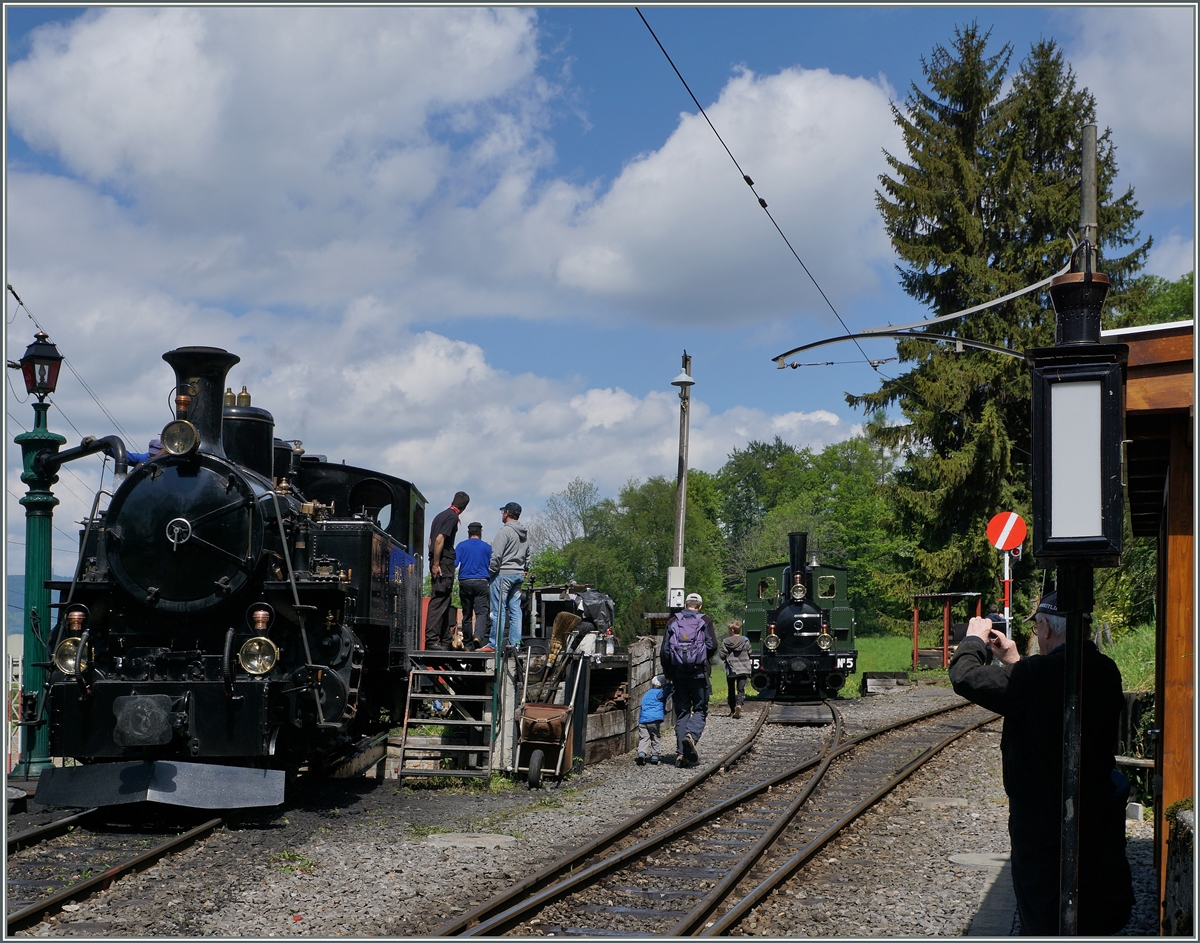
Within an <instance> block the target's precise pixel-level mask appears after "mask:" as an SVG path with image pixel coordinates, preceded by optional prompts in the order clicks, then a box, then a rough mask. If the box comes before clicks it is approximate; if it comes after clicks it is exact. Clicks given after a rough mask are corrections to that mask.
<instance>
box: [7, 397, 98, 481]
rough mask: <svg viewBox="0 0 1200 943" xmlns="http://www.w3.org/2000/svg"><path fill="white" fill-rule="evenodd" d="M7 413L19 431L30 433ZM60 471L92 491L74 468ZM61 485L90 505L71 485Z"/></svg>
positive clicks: (65, 467)
mask: <svg viewBox="0 0 1200 943" xmlns="http://www.w3.org/2000/svg"><path fill="white" fill-rule="evenodd" d="M5 412H7V413H8V418H9V420H10V421H11V422H12V423H13V424H14V425H15V426H16V427H17V428H18V429H20V430H21V431H22V432H28V431H29V430H28V429H26V428H25V426H23V425H22V424H21V421H20V420H19V419H17V417H16V416H14V415H13V414H12V413H11V412H9V411H8V410H5ZM11 438H12V439H13V440H14V441H15V440H16V438H17V437H16V436H11ZM59 471H65V472H66V473H67V474H69V475H70V476H71V477H72V478H74V479H75V480H76V481H78V482H79V483H80V484H81V485H83V487H85V488H88V489H90V488H91V485H89V484H88V483H87V482H86V481H84V480H83V479H82V478H81V477H80V476H79V473H78V472H77V471H75V469H73V468H68V467H67V466H66V465H64V466H62V468H60V469H59ZM60 481H61V479H60ZM61 483H62V485H63V487H65V488H66V489H67V490H68V491H70V492H71V494H73V495H74V496H75V497H76V499H77V500H79V501H83V502H84V504H87V503H88V499H87V498H81V497H80V496H79V492H78V491H76V490H75V489H74V488H72V487H71V486H70V485H68V484H67V483H66V482H65V481H62V482H61Z"/></svg>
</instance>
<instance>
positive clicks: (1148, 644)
mask: <svg viewBox="0 0 1200 943" xmlns="http://www.w3.org/2000/svg"><path fill="white" fill-rule="evenodd" d="M1104 654H1106V655H1107V656H1108V657H1109V658H1111V659H1112V660H1113V661H1115V662H1116V663H1117V667H1118V668H1120V669H1121V683H1122V686H1123V687H1124V688H1125V690H1126V691H1153V690H1154V626H1153V625H1140V626H1138V627H1137V628H1135V629H1130V630H1129V631H1128V632H1126V633H1125V634H1124V635H1122V636H1121V637H1120V638H1118V639H1117V640H1116V641H1115V642H1113V645H1112V647H1111V648H1106V649H1105V651H1104Z"/></svg>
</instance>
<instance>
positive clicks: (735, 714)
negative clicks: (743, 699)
mask: <svg viewBox="0 0 1200 943" xmlns="http://www.w3.org/2000/svg"><path fill="white" fill-rule="evenodd" d="M730 716H731V717H733V718H734V719H735V720H736V719H737V718H738V717H741V716H742V706H741V705H740V704H739V705H738V706H737V707H735V708H734V709H733V713H732V714H730Z"/></svg>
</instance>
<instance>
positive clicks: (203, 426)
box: [36, 347, 425, 808]
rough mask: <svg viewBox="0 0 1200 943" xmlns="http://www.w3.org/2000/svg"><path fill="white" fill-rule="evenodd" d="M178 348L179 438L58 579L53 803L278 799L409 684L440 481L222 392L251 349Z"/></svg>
mask: <svg viewBox="0 0 1200 943" xmlns="http://www.w3.org/2000/svg"><path fill="white" fill-rule="evenodd" d="M163 359H164V360H165V361H167V363H169V364H170V365H171V366H172V367H173V368H174V370H175V384H176V385H175V394H176V395H175V414H176V418H175V419H174V420H172V421H171V422H169V423H168V424H167V425H166V427H165V428H164V429H163V431H162V436H161V442H162V446H163V451H161V452H159V453H158V454H156V455H152V456H150V458H149V460H148V461H146V462H144V463H143V464H141V465H139V466H137V467H136V468H134V469H133V470H131V471H130V472H129V473H128V475H127V477H125V479H124V481H121V482H120V483H119V484H118V485H117V487H116V488H115V490H114V492H113V493H112V498H111V501H110V503H109V506H108V509H107V512H106V513H100V514H96V515H94V517H93V518H92V519H90V520H88V521H86V522H85V525H86V526H85V529H84V531H83V533H82V538H81V539H82V544H83V547H82V552H81V557H80V565H79V567H78V569H77V571H76V574H75V578H74V579H73V580H72V581H71V582H69V583H68V582H65V581H63V582H58V583H54V584H52V588H53V589H57V590H59V591H60V602H59V604H58V605H59V609H60V615H59V618H58V620H57V625H56V626H55V630H54V633H53V637H52V639H51V642H50V653H51V659H52V663H53V664H52V667H50V669H49V676H48V681H47V691H46V698H45V704H46V709H45V716H46V717H47V719H48V722H49V725H50V729H49V737H50V753H51V755H53V756H61V757H66V758H72V759H73V760H74V761H75V762H74V763H70V761H68V765H64V766H63V767H57V768H54V769H48V770H46V771H45V772H44V773H43V774H42V776H41V778H40V780H39V783H38V791H37V797H36V798H37V801H38V802H43V803H46V804H50V805H73V806H80V805H89V806H91V805H108V804H117V803H124V802H134V801H141V800H150V801H157V802H165V803H173V804H177V805H184V806H194V807H200V808H236V807H241V806H259V805H273V804H278V803H279V802H282V801H283V798H284V784H285V780H286V776H287V774H288V773H289V772H291V771H295V770H298V769H300V768H302V767H307V768H309V769H320V768H323V767H324V768H329V767H330V766H332V765H336V764H337V763H339V762H340V761H342V760H344V759H345V757H346V756H347V755H349V754H350V753H351V752H352V751H353V750H354V748H355V745H356V744H358V743H360V742H361V740H362V739H363V738H364V737H365V736H367V735H369V734H371V733H373V732H377V731H379V730H382V729H384V727H385V725H386V722H387V720H388V717H387V716H386V715H387V713H389V712H392V716H395V714H394V712H395V710H396V706H397V705H398V704H399V705H403V703H404V697H405V688H406V685H407V669H408V658H407V653H408V651H409V650H411V649H414V648H416V647H417V646H418V639H419V636H418V633H419V629H420V611H421V610H420V604H421V598H420V597H421V584H422V578H423V574H422V560H421V557H420V555H419V554H420V550H421V537H422V533H423V531H424V527H425V521H424V517H425V499H424V497H423V496H422V495H421V493H420V492H419V491H418V490H417V489H416V488H415V487H414V486H413V485H412V484H411V483H410V482H407V481H403V480H402V479H400V478H395V477H393V476H391V475H386V474H382V473H380V472H376V471H370V470H367V469H364V468H355V467H352V466H348V465H345V464H332V463H330V462H327V461H326V460H325V457H324V456H312V455H306V454H304V450H303V448H302V447H301V444H300V443H299V442H284V441H281V440H279V439H276V438H275V437H274V420H273V418H272V416H271V414H270V413H269V412H268V411H267V410H265V409H262V408H259V407H256V406H253V405H250V397H249V395H248V394H246V393H244V392H243V394H242V395H240V396H237V397H235V396H234V395H233V394H232V393H231V392H229V393H226V392H225V380H226V375H227V374H228V372H229V369H230V368H231V367H232V366H233V365H234V364H236V363H237V362H238V361H239V358H238V357H237V356H236V355H234V354H231V353H228V352H227V351H224V350H221V349H219V348H214V347H183V348H180V349H178V350H173V351H170V352H169V353H166V354H164V355H163ZM243 390H244V388H243ZM116 442H117V452H118V453H120V454H117V456H116V457H117V460H118V469H117V470H118V478H119V477H120V473H121V472H124V471H125V470H126V469H125V461H124V460H125V455H124V453H123V451H122V450H121V448H120V444H119V440H116ZM401 710H402V708H401Z"/></svg>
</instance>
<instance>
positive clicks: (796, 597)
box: [792, 583, 804, 602]
mask: <svg viewBox="0 0 1200 943" xmlns="http://www.w3.org/2000/svg"><path fill="white" fill-rule="evenodd" d="M792 601H793V602H804V584H803V583H796V584H795V585H794V586H793V587H792Z"/></svg>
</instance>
